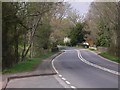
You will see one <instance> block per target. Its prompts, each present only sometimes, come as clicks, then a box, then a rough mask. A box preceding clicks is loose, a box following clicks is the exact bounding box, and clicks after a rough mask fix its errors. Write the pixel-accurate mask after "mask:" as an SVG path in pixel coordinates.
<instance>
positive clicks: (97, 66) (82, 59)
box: [77, 50, 120, 75]
mask: <svg viewBox="0 0 120 90" xmlns="http://www.w3.org/2000/svg"><path fill="white" fill-rule="evenodd" d="M77 52H78V58H79V59H80V60H81V61H83V62H84V63H86V64H88V65H91V66H93V67H96V68H99V69H101V70H104V71H107V72H110V73H112V74H115V75H120V73H119V72H117V71H114V70H110V69H107V68H105V67H102V66H99V65H96V64H93V63H91V62H89V61H87V60H85V59H84V58H83V57H82V55H81V53H80V51H79V50H77Z"/></svg>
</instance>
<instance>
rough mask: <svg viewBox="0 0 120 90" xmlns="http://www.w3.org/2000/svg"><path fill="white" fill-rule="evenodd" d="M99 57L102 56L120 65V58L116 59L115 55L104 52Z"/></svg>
mask: <svg viewBox="0 0 120 90" xmlns="http://www.w3.org/2000/svg"><path fill="white" fill-rule="evenodd" d="M99 55H100V56H102V57H104V58H107V59H108V60H111V61H114V62H117V63H120V58H118V57H116V56H113V55H110V54H109V53H107V52H102V53H100V54H99Z"/></svg>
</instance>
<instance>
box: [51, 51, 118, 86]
mask: <svg viewBox="0 0 120 90" xmlns="http://www.w3.org/2000/svg"><path fill="white" fill-rule="evenodd" d="M79 51H80V52H81V55H82V56H83V58H84V59H85V60H87V61H89V62H91V63H94V64H96V65H100V66H102V67H105V68H108V69H110V70H114V71H118V64H115V63H113V62H109V61H107V60H104V59H103V58H100V57H99V56H97V55H96V54H95V53H92V52H91V51H88V50H82V49H80V50H79ZM53 64H54V67H55V69H56V70H57V72H58V75H62V77H63V78H65V79H66V80H67V81H69V82H70V84H71V85H73V86H74V87H76V88H118V75H116V74H113V73H110V72H107V71H104V70H102V69H99V68H96V67H93V66H91V65H88V64H86V63H84V62H83V61H82V60H80V58H79V57H78V52H77V51H76V50H68V51H65V52H64V53H62V54H61V55H60V56H58V57H56V58H55V59H54V62H53Z"/></svg>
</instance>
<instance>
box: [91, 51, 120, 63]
mask: <svg viewBox="0 0 120 90" xmlns="http://www.w3.org/2000/svg"><path fill="white" fill-rule="evenodd" d="M89 51H90V50H89ZM90 52H92V53H94V54H96V55H97V56H98V57H100V58H102V59H104V60H107V61H109V62H112V63H114V64H117V65H118V64H119V63H117V62H114V61H111V60H108V59H106V58H104V57H102V56H100V55H98V54H97V53H95V52H94V51H90Z"/></svg>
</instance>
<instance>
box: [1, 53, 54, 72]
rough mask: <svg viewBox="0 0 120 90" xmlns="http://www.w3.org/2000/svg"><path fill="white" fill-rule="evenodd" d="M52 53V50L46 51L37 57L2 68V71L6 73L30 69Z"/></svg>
mask: <svg viewBox="0 0 120 90" xmlns="http://www.w3.org/2000/svg"><path fill="white" fill-rule="evenodd" d="M53 54H54V53H52V52H47V53H45V54H41V55H40V56H39V57H38V58H30V59H27V60H26V61H23V62H20V63H18V64H15V65H13V66H12V67H11V68H8V69H5V70H3V72H2V73H3V74H6V73H20V72H26V71H32V70H34V69H35V68H36V67H37V66H38V65H39V64H40V63H41V62H42V60H43V59H46V58H48V57H50V56H52V55H53Z"/></svg>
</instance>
